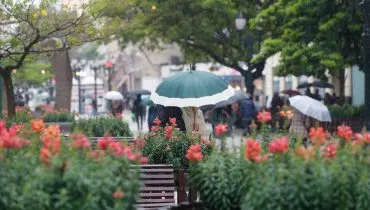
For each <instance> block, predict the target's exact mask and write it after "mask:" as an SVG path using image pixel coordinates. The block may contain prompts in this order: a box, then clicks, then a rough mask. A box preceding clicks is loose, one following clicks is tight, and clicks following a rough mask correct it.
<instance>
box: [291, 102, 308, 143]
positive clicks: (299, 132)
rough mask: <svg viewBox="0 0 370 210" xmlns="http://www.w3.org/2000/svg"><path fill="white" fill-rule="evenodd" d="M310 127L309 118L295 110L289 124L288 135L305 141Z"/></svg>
mask: <svg viewBox="0 0 370 210" xmlns="http://www.w3.org/2000/svg"><path fill="white" fill-rule="evenodd" d="M310 127H311V122H310V117H308V116H306V115H304V114H302V112H300V111H298V110H297V109H296V110H295V113H294V116H293V118H292V122H291V124H290V128H289V133H290V134H292V135H294V136H296V137H297V138H299V139H302V140H305V139H306V138H307V135H308V130H309V128H310Z"/></svg>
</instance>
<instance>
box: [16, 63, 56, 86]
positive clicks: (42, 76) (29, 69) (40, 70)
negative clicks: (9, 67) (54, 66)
mask: <svg viewBox="0 0 370 210" xmlns="http://www.w3.org/2000/svg"><path fill="white" fill-rule="evenodd" d="M53 76H54V74H53V73H52V71H51V64H50V63H49V62H44V61H34V60H30V59H27V61H26V62H25V64H24V65H23V66H22V67H21V68H20V69H19V70H17V71H16V73H14V77H13V79H14V83H15V84H23V83H26V84H28V85H42V84H43V83H44V82H47V81H48V80H49V79H51V78H52V77H53Z"/></svg>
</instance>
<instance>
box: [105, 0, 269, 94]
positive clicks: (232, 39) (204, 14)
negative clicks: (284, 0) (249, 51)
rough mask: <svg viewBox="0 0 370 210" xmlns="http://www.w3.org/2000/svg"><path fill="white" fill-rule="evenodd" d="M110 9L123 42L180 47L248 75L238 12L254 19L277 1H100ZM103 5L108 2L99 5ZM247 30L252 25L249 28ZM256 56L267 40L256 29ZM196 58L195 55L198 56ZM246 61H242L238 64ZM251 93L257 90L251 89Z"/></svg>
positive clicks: (259, 68) (188, 54)
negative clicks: (119, 28)
mask: <svg viewBox="0 0 370 210" xmlns="http://www.w3.org/2000/svg"><path fill="white" fill-rule="evenodd" d="M101 2H105V5H106V6H107V7H108V8H107V10H109V11H110V12H109V16H110V17H119V18H120V19H121V20H122V21H123V23H122V25H123V26H122V27H123V29H122V32H121V38H122V40H123V43H127V42H129V41H132V42H140V43H141V44H143V45H145V46H147V47H158V43H160V42H168V43H173V42H175V43H177V44H178V45H179V46H180V47H181V49H182V51H183V52H184V54H185V57H187V58H191V59H192V60H190V62H192V63H193V62H195V61H197V60H196V59H194V58H196V57H201V58H203V57H207V59H209V58H211V59H212V60H214V61H216V62H218V63H221V64H223V65H225V66H228V67H231V68H234V69H236V70H237V71H239V72H240V73H241V74H242V75H243V76H246V71H245V68H244V66H245V64H244V63H245V62H247V63H248V62H250V61H249V60H246V58H247V55H246V51H245V46H244V44H242V43H243V41H242V40H243V39H244V38H243V34H244V35H245V34H246V31H244V32H243V33H242V34H239V33H238V31H237V30H236V29H235V25H234V24H235V18H236V17H237V15H238V13H239V11H241V12H243V13H244V15H245V16H246V18H247V20H249V19H252V18H254V17H255V16H256V15H257V14H258V12H259V11H260V10H261V9H263V8H266V7H267V6H268V5H269V4H271V2H273V0H252V1H251V0H206V1H199V0H187V1H184V0H171V1H160V0H132V1H119V0H101ZM101 5H104V3H101ZM247 28H248V26H247ZM253 32H254V35H255V36H254V38H255V41H256V42H255V43H256V44H255V45H254V46H253V52H257V51H258V48H259V42H260V40H262V38H263V34H262V31H258V30H254V31H253ZM194 55H196V56H194ZM240 61H243V62H244V63H243V62H240ZM263 68H264V61H263V60H261V61H259V62H257V63H254V64H253V66H252V69H255V70H256V71H253V79H256V78H259V77H260V76H261V75H262V70H263ZM248 92H250V93H252V94H253V89H251V90H248Z"/></svg>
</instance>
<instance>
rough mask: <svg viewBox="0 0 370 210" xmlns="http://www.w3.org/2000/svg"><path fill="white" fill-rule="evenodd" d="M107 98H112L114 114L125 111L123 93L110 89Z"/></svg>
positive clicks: (105, 96)
mask: <svg viewBox="0 0 370 210" xmlns="http://www.w3.org/2000/svg"><path fill="white" fill-rule="evenodd" d="M104 98H105V99H108V100H112V106H111V112H112V114H113V115H114V116H116V115H118V114H122V112H123V104H122V100H123V95H122V94H121V93H120V92H117V91H108V92H107V93H106V94H105V95H104Z"/></svg>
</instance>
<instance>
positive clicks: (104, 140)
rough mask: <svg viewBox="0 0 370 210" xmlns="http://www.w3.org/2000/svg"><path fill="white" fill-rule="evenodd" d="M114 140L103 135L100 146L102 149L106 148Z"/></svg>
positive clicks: (99, 142)
mask: <svg viewBox="0 0 370 210" xmlns="http://www.w3.org/2000/svg"><path fill="white" fill-rule="evenodd" d="M111 142H113V139H112V138H111V137H103V138H100V139H99V140H98V146H99V148H100V149H102V150H106V149H107V148H108V144H109V143H111Z"/></svg>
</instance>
